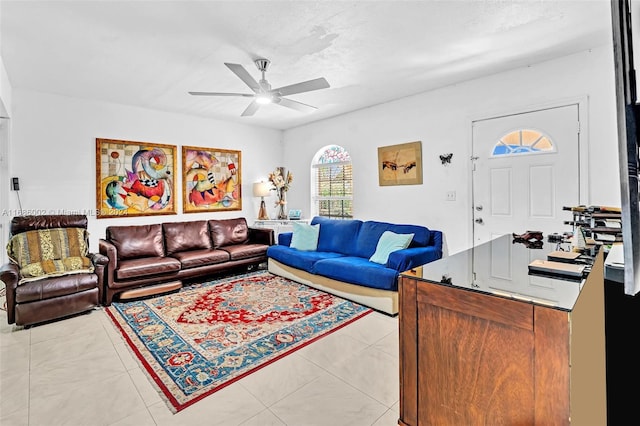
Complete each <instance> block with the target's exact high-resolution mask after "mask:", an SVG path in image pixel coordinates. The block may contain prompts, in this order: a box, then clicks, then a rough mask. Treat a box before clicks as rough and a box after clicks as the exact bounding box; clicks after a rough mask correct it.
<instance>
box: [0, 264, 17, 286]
mask: <svg viewBox="0 0 640 426" xmlns="http://www.w3.org/2000/svg"><path fill="white" fill-rule="evenodd" d="M0 280H2V281H4V283H5V285H6V287H7V293H9V288H12V289H15V288H16V287H18V281H19V280H20V269H19V268H18V265H16V264H15V263H5V264H4V265H2V268H0Z"/></svg>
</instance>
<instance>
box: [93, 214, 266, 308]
mask: <svg viewBox="0 0 640 426" xmlns="http://www.w3.org/2000/svg"><path fill="white" fill-rule="evenodd" d="M273 242H274V236H273V230H271V229H258V228H250V227H249V226H248V225H247V221H246V219H245V218H235V219H221V220H215V219H210V220H199V221H189V222H167V223H161V224H153V225H133V226H109V227H107V229H106V236H105V238H102V239H100V241H99V250H100V253H101V254H103V255H104V256H106V257H108V258H109V263H108V267H107V269H106V271H105V276H104V289H103V293H104V298H103V304H104V305H105V306H109V305H110V304H111V302H112V301H113V300H114V298H116V297H119V298H121V299H125V298H129V297H135V296H140V295H148V294H154V293H161V292H165V291H168V290H173V289H175V288H179V286H181V285H182V280H183V279H187V278H196V277H202V276H206V275H210V274H215V273H221V272H228V271H233V270H241V269H244V270H246V269H247V268H248V267H253V266H257V265H259V264H260V263H263V262H266V260H267V255H266V252H267V248H268V247H269V246H270V245H273Z"/></svg>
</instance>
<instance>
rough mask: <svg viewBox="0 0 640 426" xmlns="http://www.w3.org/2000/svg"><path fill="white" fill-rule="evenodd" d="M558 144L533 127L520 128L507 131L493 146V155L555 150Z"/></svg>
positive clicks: (500, 155)
mask: <svg viewBox="0 0 640 426" xmlns="http://www.w3.org/2000/svg"><path fill="white" fill-rule="evenodd" d="M555 151H556V145H555V144H554V143H553V141H552V140H551V139H550V138H549V137H548V136H547V135H545V134H544V133H542V132H540V131H538V130H532V129H520V130H515V131H513V132H510V133H507V134H506V135H504V136H503V137H501V138H500V140H499V141H498V143H496V144H495V146H494V147H493V151H492V152H491V156H492V157H502V156H506V155H520V154H538V153H543V152H555Z"/></svg>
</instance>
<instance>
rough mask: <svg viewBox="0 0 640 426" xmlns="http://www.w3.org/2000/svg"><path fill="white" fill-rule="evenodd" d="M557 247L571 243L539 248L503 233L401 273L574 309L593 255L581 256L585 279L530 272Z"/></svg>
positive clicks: (561, 308) (565, 308) (511, 297)
mask: <svg viewBox="0 0 640 426" xmlns="http://www.w3.org/2000/svg"><path fill="white" fill-rule="evenodd" d="M558 249H562V250H564V251H569V250H570V245H569V244H568V243H561V244H558V243H549V242H547V241H546V240H545V241H544V243H543V245H542V248H540V249H535V248H527V247H526V246H525V245H524V244H522V243H514V242H513V238H512V236H511V235H503V236H501V237H498V238H496V239H494V240H491V241H489V242H487V243H484V244H481V245H478V246H476V247H473V248H470V249H468V250H464V251H461V252H458V253H455V254H452V255H450V256H447V257H444V258H442V259H440V260H437V261H435V262H431V263H428V264H426V265H423V266H422V267H420V268H416V269H415V270H413V272H412V271H407V272H405V273H403V274H402V275H403V276H406V277H410V278H415V279H417V280H423V281H427V282H430V283H438V284H442V285H452V286H454V287H459V288H463V289H467V290H471V291H479V292H482V293H486V294H492V295H496V296H502V297H506V298H510V299H515V300H522V301H526V302H531V303H533V304H537V305H542V306H547V307H553V308H556V309H560V310H572V309H573V306H574V305H575V303H576V300H577V299H578V295H579V294H580V290H581V289H582V286H583V285H584V282H585V278H586V276H587V273H588V270H589V269H590V264H591V263H592V261H593V258H591V257H589V256H582V257H581V258H580V260H581V261H586V262H588V266H587V268H586V270H585V274H584V275H583V277H582V278H580V277H576V278H573V277H563V276H552V275H549V274H547V275H543V274H538V273H535V274H534V273H529V263H530V262H532V261H533V260H535V259H542V260H547V255H548V254H549V253H550V252H552V251H555V250H558ZM474 264H475V268H474Z"/></svg>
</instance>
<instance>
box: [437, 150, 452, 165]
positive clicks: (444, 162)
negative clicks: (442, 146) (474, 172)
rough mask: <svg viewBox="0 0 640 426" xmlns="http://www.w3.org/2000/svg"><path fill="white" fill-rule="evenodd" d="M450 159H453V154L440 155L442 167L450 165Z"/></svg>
mask: <svg viewBox="0 0 640 426" xmlns="http://www.w3.org/2000/svg"><path fill="white" fill-rule="evenodd" d="M452 158H453V152H450V153H448V154H442V155H441V156H440V161H441V162H442V165H444V166H446V165H447V164H451V159H452Z"/></svg>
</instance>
